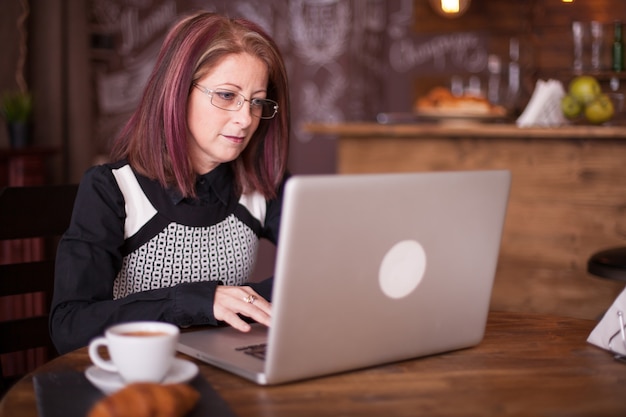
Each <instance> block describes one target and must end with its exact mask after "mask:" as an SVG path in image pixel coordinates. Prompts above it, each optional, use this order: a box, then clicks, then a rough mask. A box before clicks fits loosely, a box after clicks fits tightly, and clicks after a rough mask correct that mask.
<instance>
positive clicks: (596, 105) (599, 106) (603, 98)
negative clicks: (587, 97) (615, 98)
mask: <svg viewBox="0 0 626 417" xmlns="http://www.w3.org/2000/svg"><path fill="white" fill-rule="evenodd" d="M614 113H615V108H614V107H613V102H612V101H611V98H610V97H609V96H608V95H606V94H600V95H599V96H597V97H596V98H595V99H594V100H592V101H591V102H590V103H588V104H587V105H586V106H585V117H586V118H587V120H588V121H589V122H590V123H593V124H601V123H604V122H608V121H609V120H611V118H612V117H613V114H614Z"/></svg>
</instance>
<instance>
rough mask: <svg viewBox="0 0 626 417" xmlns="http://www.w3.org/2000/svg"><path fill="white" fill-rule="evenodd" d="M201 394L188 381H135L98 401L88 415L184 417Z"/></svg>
mask: <svg viewBox="0 0 626 417" xmlns="http://www.w3.org/2000/svg"><path fill="white" fill-rule="evenodd" d="M199 398H200V394H199V393H198V391H196V390H195V389H194V388H192V387H190V386H189V385H187V384H170V385H160V384H155V383H135V384H130V385H127V386H126V387H124V388H122V389H121V390H119V391H117V392H115V393H113V394H111V395H109V396H107V397H104V398H103V399H101V400H100V401H98V402H97V403H96V404H94V406H93V407H92V408H91V410H90V411H89V414H88V415H87V417H144V416H145V417H183V416H184V415H186V414H187V413H188V412H189V411H191V410H192V409H193V408H194V406H195V405H196V403H197V402H198V399H199Z"/></svg>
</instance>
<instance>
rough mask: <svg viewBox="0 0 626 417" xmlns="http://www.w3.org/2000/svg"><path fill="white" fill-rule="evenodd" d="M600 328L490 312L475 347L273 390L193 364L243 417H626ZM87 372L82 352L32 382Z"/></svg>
mask: <svg viewBox="0 0 626 417" xmlns="http://www.w3.org/2000/svg"><path fill="white" fill-rule="evenodd" d="M594 325H595V322H594V321H591V320H585V319H574V318H565V317H557V316H550V315H533V314H518V313H508V312H492V313H491V314H490V316H489V322H488V325H487V331H486V334H485V338H484V340H483V342H482V343H481V344H480V345H479V346H477V347H474V348H471V349H465V350H460V351H456V352H451V353H446V354H441V355H436V356H432V357H427V358H422V359H417V360H411V361H406V362H401V363H396V364H391V365H386V366H380V367H376V368H371V369H367V370H361V371H355V372H350V373H345V374H341V375H335V376H329V377H324V378H318V379H313V380H309V381H303V382H297V383H292V384H286V385H281V386H274V387H261V386H257V385H255V384H253V383H250V382H248V381H246V380H243V379H241V378H239V377H237V376H234V375H231V374H229V373H226V372H223V371H221V370H218V369H216V368H213V367H211V366H208V365H203V364H201V363H199V362H196V363H198V364H199V365H200V369H201V373H202V375H203V376H204V377H205V378H206V379H207V380H208V381H209V383H211V384H212V385H213V387H214V388H215V389H216V390H217V391H218V392H219V394H220V395H221V396H222V397H223V398H224V399H225V400H226V401H227V402H228V403H229V405H230V406H231V408H232V409H233V411H234V412H235V413H236V414H237V415H240V416H285V417H287V416H288V417H293V416H298V417H302V416H315V417H321V416H376V417H381V416H385V417H388V416H407V417H409V416H410V417H415V416H463V417H469V416H481V417H484V416H525V417H528V416H568V417H572V416H593V417H601V416H626V365H624V364H623V363H620V362H617V361H615V360H614V359H613V357H612V355H611V354H610V353H609V352H606V351H604V350H602V349H599V348H597V347H595V346H592V345H590V344H588V343H587V342H586V339H587V336H588V334H589V332H590V331H591V330H592V329H593V327H594ZM88 365H89V358H88V356H87V353H86V350H85V349H79V350H78V351H75V352H72V353H70V354H67V355H64V356H61V357H59V358H57V359H55V360H53V361H52V362H49V363H48V364H46V365H45V366H43V367H41V368H39V369H38V370H37V371H36V372H35V373H41V372H50V371H59V370H66V369H68V368H71V369H76V370H83V369H85V368H86V367H87V366H88ZM32 377H33V375H29V376H27V377H25V378H24V379H23V380H21V381H20V382H18V384H17V385H16V386H14V387H13V388H12V389H11V390H10V391H9V392H8V393H7V395H6V396H5V398H4V399H3V400H2V402H1V403H0V415H1V416H6V417H9V416H20V417H31V416H36V415H37V412H36V404H35V397H34V391H33V385H32Z"/></svg>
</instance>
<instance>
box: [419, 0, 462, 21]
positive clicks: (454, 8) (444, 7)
mask: <svg viewBox="0 0 626 417" xmlns="http://www.w3.org/2000/svg"><path fill="white" fill-rule="evenodd" d="M429 1H430V5H431V7H432V8H433V10H435V12H437V13H438V14H439V15H441V16H443V17H448V18H454V17H459V16H461V15H462V14H464V13H465V12H466V11H467V9H468V8H469V5H470V1H471V0H429Z"/></svg>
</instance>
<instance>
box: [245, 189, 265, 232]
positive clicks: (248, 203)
mask: <svg viewBox="0 0 626 417" xmlns="http://www.w3.org/2000/svg"><path fill="white" fill-rule="evenodd" d="M239 204H241V205H242V206H244V207H245V208H246V209H247V210H248V211H249V212H250V214H252V215H253V216H254V217H255V218H256V219H257V220H259V221H260V222H261V226H265V212H266V210H267V202H266V201H265V197H263V195H262V194H261V193H259V192H257V191H255V192H253V193H250V194H244V195H242V196H241V198H240V199H239Z"/></svg>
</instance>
